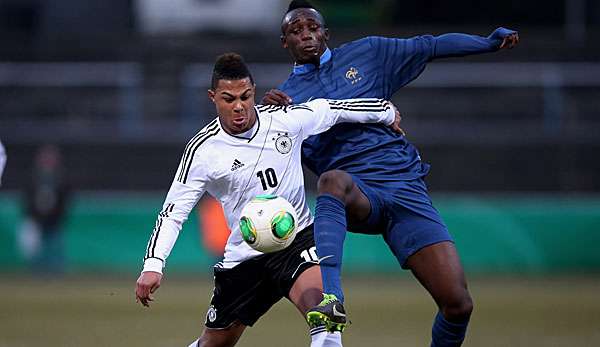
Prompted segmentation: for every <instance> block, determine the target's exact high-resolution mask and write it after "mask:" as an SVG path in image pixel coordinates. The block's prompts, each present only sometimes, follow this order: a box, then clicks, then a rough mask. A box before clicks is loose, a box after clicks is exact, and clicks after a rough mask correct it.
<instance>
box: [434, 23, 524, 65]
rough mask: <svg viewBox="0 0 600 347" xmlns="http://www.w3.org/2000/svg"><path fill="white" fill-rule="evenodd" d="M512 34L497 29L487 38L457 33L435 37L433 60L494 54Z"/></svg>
mask: <svg viewBox="0 0 600 347" xmlns="http://www.w3.org/2000/svg"><path fill="white" fill-rule="evenodd" d="M514 33H516V31H514V30H509V29H505V28H498V29H496V30H494V32H493V33H492V34H491V35H490V36H488V37H483V36H477V35H469V34H457V33H451V34H444V35H440V36H436V37H435V50H434V54H433V58H447V57H462V56H465V55H470V54H479V53H488V52H494V51H497V50H498V48H499V47H500V44H502V40H504V38H505V37H506V36H508V35H510V34H514Z"/></svg>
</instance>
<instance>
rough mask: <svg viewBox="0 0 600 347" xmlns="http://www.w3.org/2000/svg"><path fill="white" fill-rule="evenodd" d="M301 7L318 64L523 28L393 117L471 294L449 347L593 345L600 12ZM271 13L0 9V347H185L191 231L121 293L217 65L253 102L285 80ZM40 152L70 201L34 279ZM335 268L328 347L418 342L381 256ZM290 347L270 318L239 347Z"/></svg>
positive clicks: (295, 320) (207, 1) (199, 292)
mask: <svg viewBox="0 0 600 347" xmlns="http://www.w3.org/2000/svg"><path fill="white" fill-rule="evenodd" d="M314 3H315V4H316V5H317V6H318V7H320V8H321V9H322V12H323V13H324V15H325V17H326V19H327V21H328V24H329V26H330V29H331V31H332V37H331V42H330V46H333V47H334V46H337V45H339V44H340V43H343V42H345V41H349V40H352V39H356V38H359V37H363V36H366V35H385V36H394V37H409V36H413V35H417V34H425V33H430V34H442V33H446V32H467V33H473V34H480V35H482V36H487V35H488V34H489V33H491V31H492V30H493V29H494V28H496V27H498V26H505V27H509V28H514V29H517V30H518V31H519V33H520V37H521V43H520V45H519V46H518V47H517V48H516V49H514V50H512V51H503V52H499V53H495V54H488V55H480V56H473V57H468V58H460V59H447V60H441V61H436V62H434V63H432V64H430V66H429V67H428V68H427V70H426V71H425V73H424V74H423V75H422V76H421V77H420V78H419V79H417V80H416V81H415V82H413V83H412V84H411V85H409V86H408V87H406V88H404V89H403V90H402V91H401V92H399V93H397V95H396V96H395V98H394V102H395V103H396V104H397V105H399V107H400V109H401V111H402V113H403V115H404V118H403V127H404V129H405V130H406V131H407V133H408V136H409V138H410V139H411V141H412V142H413V143H414V144H415V145H416V146H417V147H418V148H419V149H420V151H421V156H422V157H423V158H424V160H425V161H427V162H429V163H431V164H432V172H431V174H430V175H429V177H428V178H427V182H428V184H429V188H430V191H431V193H432V196H433V200H434V203H435V205H436V206H437V207H438V209H439V210H440V211H441V213H442V215H443V217H444V218H445V220H446V222H447V224H448V226H449V228H450V230H451V232H452V233H453V235H454V236H455V238H456V243H457V247H458V248H459V251H460V253H461V257H462V260H463V262H464V265H465V268H466V270H467V275H468V276H469V278H470V279H471V281H470V282H471V287H472V292H473V297H474V300H475V305H476V309H475V313H474V317H473V324H472V326H471V327H470V337H469V338H468V339H467V342H466V343H465V346H599V345H600V300H598V293H600V276H599V274H600V271H599V270H600V248H599V246H598V245H599V244H600V194H599V193H600V159H599V158H600V157H599V155H598V152H599V150H600V120H599V119H598V116H600V41H599V40H598V36H599V34H600V2H598V1H593V0H548V1H545V2H543V4H542V3H540V2H536V1H530V0H521V1H517V0H507V1H500V2H480V1H474V0H459V1H452V2H447V1H439V0H429V1H410V2H409V1H392V0H378V1H377V0H373V1H356V0H355V1H341V0H338V1H314ZM287 4H288V1H282V0H253V1H242V0H221V1H215V0H137V1H136V0H86V1H76V0H54V1H42V0H1V1H0V37H1V42H2V43H1V44H0V140H1V141H2V143H3V144H4V145H5V147H6V151H7V154H8V163H7V167H6V170H5V173H4V177H3V178H2V187H1V188H0V306H1V307H2V308H3V309H2V310H0V346H1V347H4V346H10V347H14V346H35V345H39V344H40V343H43V344H45V345H48V346H84V345H85V346H186V345H187V344H188V343H189V342H191V341H192V340H193V338H194V336H196V335H198V334H199V333H200V331H201V327H202V322H203V316H204V312H205V309H206V304H207V302H208V300H209V297H210V291H211V280H212V274H211V265H212V264H213V263H214V262H215V261H216V259H217V258H216V257H215V256H214V255H213V253H212V252H211V250H210V243H211V242H212V241H211V240H210V239H207V238H205V236H203V235H205V234H204V233H205V232H206V231H207V230H205V229H206V228H207V220H208V218H205V219H206V220H203V218H202V217H198V216H197V215H192V216H191V219H190V221H188V223H187V224H186V225H185V227H184V231H183V233H182V234H181V236H180V239H179V241H178V244H177V245H176V247H175V249H174V251H173V254H172V256H171V257H170V259H169V266H168V269H167V271H168V272H167V277H166V281H165V282H164V283H163V287H162V288H161V289H160V291H159V297H158V301H157V302H156V303H155V307H153V308H152V309H150V310H146V309H142V308H141V307H137V306H136V305H135V303H134V299H133V298H134V296H133V287H134V282H135V279H136V278H137V275H138V272H139V270H140V267H141V257H142V255H143V252H144V247H145V245H146V241H147V238H148V237H149V235H150V232H151V230H152V228H153V226H154V220H155V215H156V213H157V212H158V211H159V209H160V206H161V203H162V199H163V197H164V194H165V193H166V189H167V188H168V186H169V184H170V182H171V179H172V175H173V174H174V171H175V169H176V166H177V164H178V161H179V158H180V155H181V153H182V150H183V147H184V145H185V143H186V142H187V140H188V139H189V138H190V137H191V136H192V135H193V134H194V133H195V132H196V130H197V129H199V128H201V127H202V126H203V125H204V124H205V123H207V122H208V120H210V119H212V118H213V117H214V116H215V115H214V109H213V107H212V106H211V105H210V104H209V102H208V100H207V98H206V96H205V95H206V94H205V90H206V89H207V86H208V84H209V80H210V69H211V66H212V63H213V61H214V58H215V57H216V56H217V55H219V54H221V53H224V52H227V51H236V52H239V53H241V54H242V55H244V56H245V58H246V60H247V61H248V62H250V63H251V64H252V70H253V72H254V74H255V78H256V80H257V84H258V86H259V91H258V96H259V99H260V97H261V96H262V94H263V93H264V92H265V91H266V90H268V89H270V88H272V87H275V86H277V85H278V84H279V83H280V82H281V81H283V79H285V77H286V76H287V74H288V73H289V71H290V67H291V62H290V59H289V57H288V55H287V52H286V51H284V50H283V49H281V48H280V46H279V23H280V20H281V17H282V15H283V13H284V11H285V8H286V7H287ZM46 144H52V145H54V146H55V147H54V148H58V149H59V150H60V152H61V153H62V163H63V171H64V174H65V180H66V182H68V186H69V189H70V191H71V192H72V194H71V197H72V198H71V199H70V200H69V202H68V204H67V210H66V218H65V221H64V224H63V226H62V228H61V231H60V234H59V235H60V236H59V237H58V238H57V239H58V242H57V243H58V246H57V247H56V248H55V250H53V251H52V252H53V253H51V255H50V257H49V258H48V259H52V258H56V259H60V261H59V262H56V264H53V266H49V267H46V266H40V263H39V262H38V261H33V260H32V257H33V256H32V254H31V252H34V253H35V249H33V250H32V247H33V248H35V246H32V245H31V238H32V236H31V234H28V233H27V228H26V223H24V221H26V218H25V217H24V216H25V201H26V194H27V193H26V192H27V189H28V187H29V186H30V185H31V180H32V173H33V171H34V158H35V156H36V154H35V153H36V152H37V151H38V148H40V146H42V145H46ZM306 180H307V186H308V189H309V195H310V196H314V187H315V178H314V177H313V176H311V175H310V174H308V175H307V177H306ZM207 211H208V212H205V213H204V216H207V215H210V214H211V213H213V212H210V210H207ZM33 238H34V239H35V237H33ZM28 240H29V241H28ZM33 243H35V242H33ZM45 256H46V257H48V254H46V255H45ZM344 256H345V259H344V261H345V267H344V271H345V285H346V287H347V290H348V295H347V297H348V309H349V310H350V313H351V315H352V320H353V321H354V324H353V326H352V327H351V328H350V329H348V332H347V334H345V345H346V346H363V345H366V344H375V345H377V346H423V345H428V336H429V329H430V320H431V318H432V317H433V312H434V311H435V308H434V307H433V304H432V303H431V302H430V300H429V298H428V297H427V295H426V294H425V293H424V291H423V290H422V289H421V288H420V287H419V286H418V285H417V284H416V283H415V281H414V280H412V278H411V277H410V275H408V274H407V273H405V272H403V271H401V270H400V269H399V268H398V266H397V265H396V263H395V261H394V259H393V258H392V256H391V255H390V254H389V252H388V251H387V249H386V247H385V245H384V243H383V242H381V240H380V239H378V238H375V237H368V236H357V235H351V236H349V238H348V241H347V244H346V251H345V255H344ZM42 259H43V258H42ZM46 260H47V259H46ZM50 263H51V262H50ZM42 265H43V264H42ZM307 344H308V338H307V337H306V332H305V329H304V326H303V323H302V320H301V317H300V316H299V315H298V314H297V313H296V312H294V310H293V309H292V308H291V307H290V305H289V304H287V303H280V304H279V305H278V306H276V308H275V309H274V310H273V311H272V312H270V313H269V314H267V316H265V317H264V318H263V320H261V321H259V323H258V324H257V325H256V327H255V328H253V329H250V330H248V332H247V334H246V335H245V336H244V337H243V338H242V340H241V342H240V344H239V345H241V346H264V345H268V346H306V345H307Z"/></svg>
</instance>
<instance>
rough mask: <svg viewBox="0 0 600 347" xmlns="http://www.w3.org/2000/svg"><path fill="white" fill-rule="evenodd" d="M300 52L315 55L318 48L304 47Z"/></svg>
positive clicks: (312, 46)
mask: <svg viewBox="0 0 600 347" xmlns="http://www.w3.org/2000/svg"><path fill="white" fill-rule="evenodd" d="M302 52H304V53H306V54H311V55H314V54H317V53H319V46H314V45H306V46H304V47H302Z"/></svg>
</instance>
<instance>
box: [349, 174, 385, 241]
mask: <svg viewBox="0 0 600 347" xmlns="http://www.w3.org/2000/svg"><path fill="white" fill-rule="evenodd" d="M352 181H353V185H352V189H351V191H350V193H349V197H348V201H347V202H346V221H347V224H348V231H351V232H354V233H360V234H382V233H383V232H384V230H385V225H386V224H387V219H386V215H385V197H384V194H383V192H382V191H381V190H380V189H378V188H375V187H372V186H371V185H369V184H368V183H366V182H364V181H362V180H360V179H359V178H357V177H355V176H352Z"/></svg>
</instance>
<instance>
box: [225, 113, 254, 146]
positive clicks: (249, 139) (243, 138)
mask: <svg viewBox="0 0 600 347" xmlns="http://www.w3.org/2000/svg"><path fill="white" fill-rule="evenodd" d="M254 108H255V109H256V121H257V122H258V125H257V126H256V131H255V132H254V134H253V135H252V136H251V137H250V138H248V137H243V136H237V135H233V134H230V133H228V132H225V134H227V135H229V136H231V137H235V138H236V139H240V140H248V143H250V141H252V140H253V139H254V138H255V137H256V134H258V132H259V131H260V117H259V116H258V114H259V113H260V112H259V111H258V109H257V107H256V106H254Z"/></svg>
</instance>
